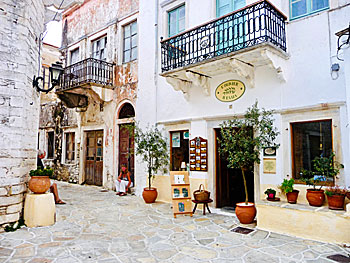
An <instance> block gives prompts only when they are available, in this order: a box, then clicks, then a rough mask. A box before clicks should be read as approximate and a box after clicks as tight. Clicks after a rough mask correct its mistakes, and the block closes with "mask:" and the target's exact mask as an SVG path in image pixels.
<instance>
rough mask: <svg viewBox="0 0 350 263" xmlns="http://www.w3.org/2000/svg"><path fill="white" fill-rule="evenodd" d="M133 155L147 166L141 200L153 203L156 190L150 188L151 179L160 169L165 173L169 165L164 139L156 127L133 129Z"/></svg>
mask: <svg viewBox="0 0 350 263" xmlns="http://www.w3.org/2000/svg"><path fill="white" fill-rule="evenodd" d="M134 134H135V144H136V145H135V153H136V154H137V155H140V156H141V158H142V160H143V161H144V162H145V163H146V164H147V172H148V187H145V188H144V189H143V193H142V196H143V199H144V200H145V202H146V203H154V201H155V200H156V199H157V196H158V192H157V189H156V188H154V187H152V179H153V177H154V175H155V173H157V172H158V171H159V170H160V169H162V168H163V171H164V172H166V166H167V165H168V163H169V154H168V148H167V141H166V138H164V137H163V135H162V134H161V132H160V131H159V130H158V129H157V127H154V126H152V127H150V128H147V129H145V130H142V129H141V128H139V127H138V126H136V127H135V131H134Z"/></svg>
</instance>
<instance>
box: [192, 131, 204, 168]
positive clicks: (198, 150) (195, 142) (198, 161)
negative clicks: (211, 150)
mask: <svg viewBox="0 0 350 263" xmlns="http://www.w3.org/2000/svg"><path fill="white" fill-rule="evenodd" d="M190 170H191V171H202V172H206V171H208V140H206V139H203V138H202V137H196V138H194V139H192V140H190Z"/></svg>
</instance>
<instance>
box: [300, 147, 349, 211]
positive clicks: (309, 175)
mask: <svg viewBox="0 0 350 263" xmlns="http://www.w3.org/2000/svg"><path fill="white" fill-rule="evenodd" d="M334 157H335V154H334V152H332V153H331V154H330V155H329V157H323V156H322V157H316V158H315V159H314V160H313V161H312V164H313V170H312V171H308V170H303V171H302V173H301V176H302V180H303V181H304V182H305V183H306V184H307V185H310V186H312V187H313V188H311V189H307V190H306V191H307V193H306V199H307V200H308V202H309V205H311V206H322V205H323V202H324V200H325V196H324V191H323V190H322V189H321V188H322V186H323V185H324V184H325V183H326V182H327V180H328V179H331V180H332V182H333V180H334V178H335V177H336V176H337V174H338V173H339V169H340V168H344V165H343V164H340V163H338V162H336V161H334Z"/></svg>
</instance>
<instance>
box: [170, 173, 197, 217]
mask: <svg viewBox="0 0 350 263" xmlns="http://www.w3.org/2000/svg"><path fill="white" fill-rule="evenodd" d="M170 180H171V195H172V199H173V212H174V218H176V215H183V214H189V215H190V216H192V215H193V213H192V202H191V192H190V179H189V176H188V172H187V171H171V172H170Z"/></svg>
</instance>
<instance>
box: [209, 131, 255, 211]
mask: <svg viewBox="0 0 350 263" xmlns="http://www.w3.org/2000/svg"><path fill="white" fill-rule="evenodd" d="M218 138H221V132H220V128H217V129H215V154H216V207H218V208H228V209H233V208H235V207H236V203H239V202H244V200H245V193H244V183H243V178H242V172H241V170H240V169H232V168H228V167H227V164H228V161H227V160H226V158H225V156H224V155H221V154H220V153H219V148H218V147H219V142H218ZM252 167H253V166H252ZM245 177H246V181H247V188H248V199H249V202H254V171H253V170H252V169H250V170H248V171H246V172H245Z"/></svg>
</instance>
